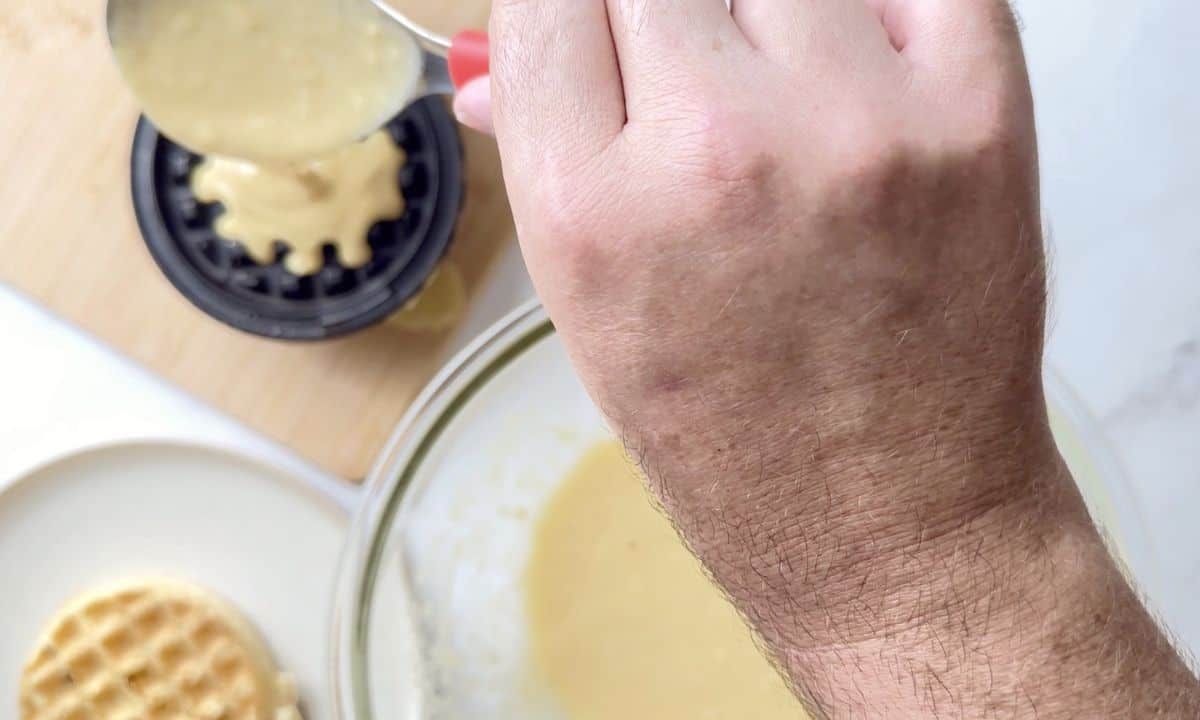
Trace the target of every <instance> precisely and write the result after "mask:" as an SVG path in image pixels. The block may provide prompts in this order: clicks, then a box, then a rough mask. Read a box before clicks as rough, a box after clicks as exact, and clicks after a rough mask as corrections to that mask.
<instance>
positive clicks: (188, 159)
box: [132, 98, 463, 340]
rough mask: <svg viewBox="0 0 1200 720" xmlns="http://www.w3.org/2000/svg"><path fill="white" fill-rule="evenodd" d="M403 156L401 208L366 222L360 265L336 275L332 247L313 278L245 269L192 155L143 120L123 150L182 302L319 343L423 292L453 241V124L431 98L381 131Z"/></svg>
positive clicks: (234, 322) (459, 190)
mask: <svg viewBox="0 0 1200 720" xmlns="http://www.w3.org/2000/svg"><path fill="white" fill-rule="evenodd" d="M387 130H388V131H389V132H390V133H391V135H392V138H393V139H394V140H395V141H396V143H397V144H398V145H400V146H401V147H403V148H404V150H405V152H406V153H407V155H408V160H407V163H406V164H405V166H404V168H403V169H402V170H401V171H400V177H398V178H397V179H396V181H397V182H398V183H400V187H401V190H402V191H403V193H404V199H405V205H406V207H405V211H404V215H403V216H402V217H400V218H399V219H398V220H395V221H391V222H381V223H377V224H376V225H375V226H374V227H372V228H371V230H370V232H369V233H368V236H367V239H368V242H369V243H370V246H371V260H370V262H369V263H367V265H365V266H363V267H361V268H347V267H343V266H342V265H341V264H340V263H339V262H338V260H337V254H336V252H335V251H334V249H333V248H332V247H327V248H325V263H324V266H323V267H322V268H321V269H320V270H319V271H317V272H316V273H314V274H312V275H306V276H303V277H300V276H296V275H293V274H292V273H290V272H288V271H287V270H286V269H284V266H283V259H284V257H285V255H286V253H287V246H286V245H285V244H283V243H278V244H277V245H276V256H275V260H274V262H272V263H271V264H268V265H264V264H259V263H257V262H255V261H254V259H253V258H251V257H250V256H249V255H248V254H247V253H246V251H245V249H244V248H243V247H242V246H241V245H238V244H237V243H233V242H230V241H228V240H225V239H224V238H221V237H220V236H218V235H217V234H216V231H215V230H214V228H213V222H214V220H215V219H216V218H217V216H218V215H220V213H221V212H222V208H221V206H220V205H219V204H205V203H201V202H199V201H197V200H196V197H195V195H193V194H192V190H191V173H192V170H193V169H194V168H195V167H196V165H198V164H199V163H200V162H201V160H202V158H201V157H200V156H199V155H196V154H195V153H193V152H191V151H189V150H187V149H186V148H184V147H182V146H180V145H177V144H175V143H173V142H172V141H171V140H169V139H167V138H166V137H165V136H164V135H161V134H160V133H159V132H158V130H157V129H156V128H155V127H154V126H153V125H152V124H151V123H150V122H149V121H148V120H147V119H145V118H142V119H141V120H139V121H138V127H137V132H136V134H135V136H134V142H133V172H132V176H133V205H134V210H135V212H136V214H137V220H138V225H139V226H140V228H141V231H142V235H143V237H144V238H145V240H146V246H147V247H148V248H149V249H150V253H151V255H153V256H154V260H155V262H157V263H158V266H159V267H160V268H162V271H163V273H165V274H166V276H167V278H168V279H169V280H170V281H171V283H172V284H173V285H175V287H176V288H178V290H179V291H180V292H181V293H183V295H184V296H185V297H187V298H188V300H190V301H191V302H192V303H193V304H195V305H196V306H197V307H199V308H200V309H201V310H203V311H204V312H206V313H208V314H209V315H211V316H212V317H214V318H216V319H217V320H220V321H221V322H224V323H226V324H228V325H231V326H233V327H235V328H238V329H239V330H244V331H246V332H248V333H253V334H255V335H261V336H264V337H269V338H277V339H283V340H325V339H329V338H334V337H338V336H341V335H345V334H347V333H351V332H354V331H356V330H361V329H363V328H366V327H368V326H370V325H373V324H375V323H377V322H380V321H381V320H383V319H384V318H386V317H387V316H388V315H390V314H392V313H393V312H395V311H396V310H398V309H399V308H400V307H401V306H402V305H404V303H405V302H406V301H408V300H410V299H411V298H412V297H413V296H415V295H416V294H417V293H418V292H420V290H421V288H422V287H423V286H424V284H425V281H426V280H427V279H428V278H429V276H430V274H432V272H433V270H434V269H435V268H436V267H437V264H438V262H439V261H440V260H441V259H442V257H443V255H445V253H446V250H447V249H448V248H449V246H450V241H451V239H452V238H453V237H454V228H455V224H456V223H457V221H458V214H459V211H460V210H461V208H462V201H463V154H462V145H461V142H460V139H459V136H458V127H457V125H456V123H455V122H454V119H453V118H452V117H451V116H450V113H449V112H448V111H447V109H446V105H445V102H444V101H443V100H442V99H440V98H425V99H423V100H419V101H417V102H415V103H413V104H412V105H410V106H409V107H408V108H407V109H405V110H404V112H402V113H401V114H400V115H399V116H397V117H396V118H395V119H394V120H392V121H391V122H390V123H389V124H388V125H387Z"/></svg>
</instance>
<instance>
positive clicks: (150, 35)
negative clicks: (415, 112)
mask: <svg viewBox="0 0 1200 720" xmlns="http://www.w3.org/2000/svg"><path fill="white" fill-rule="evenodd" d="M109 33H110V36H111V40H112V45H113V51H114V53H115V55H116V59H117V64H118V65H119V66H120V67H121V71H122V73H123V75H124V76H125V79H126V81H127V82H128V83H129V84H130V86H131V87H132V88H133V91H134V93H135V94H136V95H137V96H138V99H139V100H140V101H141V103H142V106H143V107H144V108H145V110H146V114H147V115H149V116H150V118H151V119H152V120H153V121H154V123H155V125H157V126H158V127H159V128H160V129H161V130H163V131H164V132H165V133H166V134H167V135H168V136H170V137H171V138H173V139H174V140H176V141H178V142H179V143H181V144H183V145H186V146H187V147H189V148H190V149H192V150H195V151H197V152H201V153H204V154H208V155H222V156H227V157H235V158H241V159H244V160H253V161H256V162H274V163H279V162H292V161H304V160H311V159H312V158H318V157H322V156H325V155H328V154H329V153H332V152H334V151H336V150H338V149H340V148H342V147H344V146H346V145H348V144H350V143H351V142H353V141H354V140H356V139H359V138H362V137H365V136H366V135H368V134H370V133H371V132H372V131H374V130H376V129H377V128H379V127H380V126H381V125H382V124H383V123H384V122H386V121H387V120H388V119H389V118H390V117H391V116H392V115H393V114H395V113H396V112H397V111H399V109H400V108H401V107H403V106H404V104H405V103H406V102H407V101H408V100H409V99H411V96H412V93H413V92H414V90H415V88H416V86H417V83H418V80H419V75H420V69H421V56H420V50H419V49H418V47H417V45H416V43H415V42H414V41H413V39H412V38H411V36H410V35H409V34H408V33H407V31H405V30H404V29H403V28H401V27H400V26H399V25H397V24H396V23H395V22H393V21H391V20H390V19H388V18H387V17H386V16H384V15H383V13H381V12H380V11H379V10H378V9H377V8H376V7H375V6H374V5H372V4H371V3H370V2H369V1H368V0H110V3H109Z"/></svg>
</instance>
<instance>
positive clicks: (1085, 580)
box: [459, 0, 1200, 719]
mask: <svg viewBox="0 0 1200 720" xmlns="http://www.w3.org/2000/svg"><path fill="white" fill-rule="evenodd" d="M567 28H570V32H567ZM492 32H493V36H492V43H493V59H492V60H493V63H492V69H493V76H492V78H491V99H492V103H493V104H492V106H491V110H492V112H491V119H493V120H494V122H495V130H496V134H497V139H498V141H499V144H500V149H501V154H502V157H503V161H504V169H505V177H506V181H507V184H508V187H509V192H510V197H511V199H512V204H513V209H514V214H515V217H516V220H517V224H518V227H519V234H520V237H521V243H522V249H523V252H524V254H525V257H526V260H527V262H528V265H529V268H530V271H531V274H532V276H533V278H534V282H535V285H536V286H537V289H538V292H539V295H540V296H541V297H542V299H543V301H544V302H545V304H546V307H547V309H548V310H549V312H550V315H551V317H552V318H553V320H554V322H555V325H556V327H557V328H558V330H559V332H560V334H561V336H562V337H563V340H564V342H565V343H566V344H567V347H568V350H569V352H570V354H571V357H572V360H573V362H574V364H575V367H576V369H577V370H578V372H579V374H580V377H581V378H582V379H583V381H584V383H585V384H586V386H587V388H588V390H589V392H590V393H591V394H592V396H593V397H594V398H595V400H596V402H597V403H598V405H599V406H600V407H601V408H602V409H603V411H604V412H605V413H606V414H607V416H608V417H609V419H610V420H611V422H612V425H613V427H614V428H616V429H617V430H618V431H619V432H620V433H621V434H622V436H623V439H624V440H625V443H626V446H627V447H628V448H629V450H630V451H631V453H632V454H633V455H634V456H635V457H636V458H637V459H638V461H639V463H640V464H641V466H642V469H643V470H644V471H645V474H646V476H647V479H648V482H649V485H650V487H651V489H652V490H653V491H654V492H655V493H656V494H657V495H658V496H659V497H660V498H661V500H662V502H663V504H664V506H665V507H666V509H667V510H668V511H669V513H670V514H671V516H672V518H673V519H674V521H675V523H676V524H677V525H678V527H679V529H680V531H681V533H682V534H683V536H684V537H685V538H686V540H687V541H688V543H689V544H690V546H691V547H692V549H693V550H694V551H695V552H696V553H697V555H698V556H699V557H700V559H701V560H702V561H703V562H704V563H705V564H706V565H707V567H708V568H709V570H710V571H711V572H712V574H713V576H714V577H715V579H716V580H717V581H718V582H719V583H720V584H721V585H722V586H723V587H724V589H725V590H726V591H727V592H728V593H729V595H730V596H731V598H732V599H733V600H734V602H735V604H736V605H737V606H738V608H739V609H740V610H741V611H742V613H743V614H744V615H745V617H746V618H748V619H749V621H750V622H751V623H752V624H753V625H754V627H755V628H756V629H757V630H758V631H759V633H760V634H761V636H762V637H763V638H764V639H765V641H766V643H767V645H768V646H769V648H770V649H771V650H772V651H773V653H774V654H775V656H776V658H777V659H778V661H779V662H780V664H781V665H782V667H783V668H784V669H785V670H786V672H787V674H788V676H789V678H790V679H791V681H792V683H793V686H794V688H795V690H796V692H797V693H798V694H799V695H801V697H802V698H804V699H805V701H806V702H807V703H808V705H809V706H810V708H811V709H812V710H813V713H814V716H816V717H821V718H872V719H876V718H883V719H890V718H898V719H899V718H903V719H911V718H1043V719H1046V718H1051V719H1052V718H1129V717H1155V718H1195V717H1198V716H1200V689H1198V686H1197V682H1196V680H1195V678H1194V677H1193V675H1192V674H1191V672H1190V671H1189V669H1188V667H1187V665H1186V664H1185V663H1184V662H1183V661H1182V660H1181V659H1180V658H1179V657H1178V656H1177V655H1176V654H1175V653H1174V652H1173V651H1172V649H1171V647H1170V645H1169V643H1168V642H1167V640H1166V639H1165V637H1164V636H1163V634H1162V633H1161V632H1160V631H1159V630H1158V629H1157V628H1156V626H1155V623H1154V622H1153V620H1152V618H1151V617H1150V616H1149V614H1148V613H1147V612H1146V611H1145V610H1144V609H1143V608H1142V606H1141V605H1140V603H1139V602H1138V599H1137V597H1136V595H1135V593H1134V592H1133V590H1131V588H1130V587H1129V586H1128V584H1127V583H1126V582H1125V580H1124V579H1123V577H1122V575H1121V573H1120V572H1119V570H1118V569H1117V567H1116V566H1115V565H1114V563H1113V562H1112V561H1111V560H1110V559H1109V556H1108V554H1107V553H1106V551H1105V549H1104V546H1103V543H1102V542H1101V539H1100V538H1099V537H1098V535H1097V533H1096V532H1095V530H1094V529H1093V527H1092V525H1091V523H1090V521H1089V520H1088V517H1087V513H1086V510H1085V508H1084V505H1083V502H1082V500H1081V498H1080V497H1079V494H1078V492H1077V490H1076V489H1075V486H1074V484H1073V482H1072V481H1071V478H1070V477H1069V474H1068V473H1067V471H1066V470H1065V468H1064V465H1063V463H1062V461H1061V459H1060V458H1059V456H1058V452H1057V450H1056V448H1055V446H1054V443H1053V439H1052V437H1051V435H1050V430H1049V426H1048V422H1047V417H1046V408H1045V402H1044V397H1043V393H1042V386H1041V375H1040V368H1041V362H1042V351H1043V333H1044V326H1045V313H1046V267H1045V266H1046V260H1045V255H1044V251H1043V237H1042V231H1041V225H1040V217H1041V207H1040V199H1039V192H1038V167H1037V144H1036V138H1035V132H1034V122H1033V106H1032V98H1031V93H1030V87H1029V81H1028V76H1027V73H1026V69H1025V63H1024V58H1023V54H1022V50H1021V45H1020V39H1019V36H1018V34H1017V31H1016V23H1015V22H1014V19H1013V15H1012V13H1011V11H1010V10H1009V8H1008V6H1007V4H1006V3H1004V2H1001V1H1000V0H870V1H869V2H864V1H861V0H806V2H794V1H793V0H744V1H743V2H739V3H735V8H734V15H733V16H732V17H731V16H730V15H729V13H728V11H727V10H726V8H725V5H724V3H723V2H722V1H721V0H653V2H651V0H610V2H607V3H605V2H603V0H539V2H529V1H528V0H498V1H497V3H496V5H495V8H494V11H493V16H492ZM718 46H719V49H717V50H714V48H716V47H718ZM478 99H479V98H476V100H478ZM485 99H486V98H485ZM484 105H485V106H486V103H484ZM459 107H460V109H470V108H472V107H476V103H475V102H474V101H471V102H466V101H464V102H461V103H460V104H459ZM467 119H468V120H469V119H470V118H469V117H468V118H467ZM480 124H486V123H480Z"/></svg>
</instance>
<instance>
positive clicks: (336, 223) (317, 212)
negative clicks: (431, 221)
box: [192, 130, 405, 275]
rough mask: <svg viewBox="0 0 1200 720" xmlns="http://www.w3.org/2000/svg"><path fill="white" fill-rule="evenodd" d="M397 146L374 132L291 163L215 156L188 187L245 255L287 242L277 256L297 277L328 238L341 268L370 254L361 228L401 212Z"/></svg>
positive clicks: (263, 256) (261, 256)
mask: <svg viewBox="0 0 1200 720" xmlns="http://www.w3.org/2000/svg"><path fill="white" fill-rule="evenodd" d="M404 161H405V156H404V151H403V150H401V149H400V148H399V147H397V146H396V144H395V143H394V142H392V139H391V138H390V137H389V136H388V134H387V133H386V132H384V131H382V130H381V131H378V132H376V133H375V134H373V135H372V136H371V137H369V138H367V139H366V140H364V141H363V142H359V143H354V144H352V145H349V146H347V147H345V148H343V149H341V150H339V151H337V152H335V153H333V154H332V155H329V156H327V157H324V158H322V159H320V160H312V161H309V162H305V163H298V164H295V165H256V164H253V163H248V162H243V161H241V160H230V159H227V158H222V157H210V158H208V159H206V160H205V161H204V162H203V163H202V164H201V165H200V166H199V167H197V168H196V170H195V172H194V173H193V174H192V191H193V192H194V193H195V195H196V197H197V198H198V199H200V200H202V201H203V202H220V203H222V204H224V206H225V212H224V213H222V214H221V216H220V217H218V218H217V221H216V230H217V233H218V234H219V235H221V236H222V237H224V238H228V239H229V240H236V241H237V242H240V243H242V244H243V245H244V246H245V247H246V250H247V251H248V252H249V253H250V255H251V257H253V258H254V259H255V260H257V261H259V262H262V263H267V262H271V261H272V260H273V259H274V250H273V249H272V245H273V243H274V242H275V241H276V240H280V241H283V242H285V243H286V244H287V245H288V246H290V247H291V252H290V253H288V255H287V258H286V260H285V261H284V263H285V265H286V267H287V269H288V270H289V271H290V272H292V273H294V274H296V275H308V274H310V273H313V272H315V271H317V270H319V269H320V268H321V265H322V261H323V259H322V255H321V246H322V245H325V244H330V243H332V244H333V245H334V246H335V247H336V248H337V251H338V258H339V259H340V260H341V262H342V264H343V265H346V266H347V267H358V266H360V265H363V264H365V263H366V262H367V261H368V260H370V259H371V248H370V246H369V245H368V244H367V231H368V230H369V229H370V228H371V226H372V225H373V224H375V223H376V222H378V221H380V220H393V219H395V218H398V217H400V215H401V214H402V213H403V212H404V196H403V194H402V193H401V192H400V187H399V184H398V182H399V181H398V179H397V176H398V173H399V172H400V168H402V167H403V166H404Z"/></svg>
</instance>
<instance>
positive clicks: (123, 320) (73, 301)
mask: <svg viewBox="0 0 1200 720" xmlns="http://www.w3.org/2000/svg"><path fill="white" fill-rule="evenodd" d="M136 117H137V109H136V107H135V105H134V101H133V99H132V97H131V96H130V94H129V93H128V92H127V91H126V89H125V87H124V86H123V84H122V82H121V80H120V78H119V76H118V74H117V71H116V69H115V67H114V65H113V63H112V61H111V59H110V57H109V49H108V43H107V39H106V34H105V30H104V1H103V0H0V282H4V283H6V284H9V285H11V286H13V287H16V288H18V289H20V290H22V291H24V292H25V293H27V294H29V295H31V296H32V297H34V298H35V299H37V300H39V301H41V302H42V303H44V304H45V305H47V306H48V307H50V308H51V309H53V310H54V311H56V312H57V313H59V314H60V315H62V316H63V317H65V318H67V319H68V320H70V321H71V322H73V323H75V324H76V325H78V326H79V327H81V328H83V329H84V330H86V331H87V332H89V333H91V334H93V335H95V336H98V337H99V338H101V339H102V340H104V341H106V342H108V343H110V344H111V345H113V346H115V347H116V348H118V349H120V350H121V351H123V352H124V353H126V354H127V355H129V356H130V357H131V358H133V359H134V360H136V361H138V362H140V363H142V364H144V365H145V366H146V367H148V368H150V369H151V370H153V371H155V372H157V373H159V374H160V375H162V376H164V377H166V378H168V379H170V380H172V381H174V382H175V383H177V384H179V385H180V386H182V387H183V388H185V389H187V390H188V391H190V392H192V393H194V394H196V395H198V396H199V397H201V398H203V399H204V400H206V401H208V402H210V403H212V404H213V405H215V406H217V407H219V408H221V409H223V410H225V411H227V412H229V413H230V414H232V415H234V416H236V417H237V418H239V419H241V420H242V421H244V422H246V423H247V424H249V425H250V426H252V427H254V428H256V429H258V430H260V431H262V432H264V433H266V434H267V435H269V436H271V437H273V438H275V439H277V440H279V441H280V442H282V443H284V444H286V445H288V446H290V447H292V448H294V449H295V450H297V451H298V452H299V453H301V454H302V455H304V456H306V457H308V458H310V459H312V460H313V461H315V462H316V463H317V464H319V465H320V466H322V467H324V468H326V469H328V470H330V471H332V472H334V473H336V474H338V475H340V476H342V477H345V478H353V479H359V478H362V477H364V476H365V474H366V473H367V471H368V469H369V468H370V466H371V463H372V461H373V460H374V458H375V456H376V455H378V454H379V452H380V450H381V449H382V446H383V444H384V442H385V440H386V438H387V437H388V435H389V434H390V433H391V431H392V430H393V428H394V427H395V426H396V423H397V422H398V421H399V419H400V417H401V416H402V414H403V413H404V411H405V409H406V408H407V407H408V406H409V404H410V403H411V402H412V400H413V398H414V397H415V396H416V394H417V393H418V392H419V391H420V390H421V388H422V387H423V386H424V385H425V384H426V383H427V382H428V380H429V379H430V378H431V377H432V375H433V374H434V373H435V372H436V370H437V367H438V364H439V362H440V360H441V355H442V352H443V349H444V346H445V344H446V342H447V340H448V338H449V336H450V335H451V332H446V333H442V334H438V335H422V334H414V333H410V332H405V331H401V330H399V329H396V328H392V327H388V326H386V325H384V326H381V327H377V328H374V329H372V330H368V331H366V332H363V333H361V334H358V335H355V336H352V337H350V338H347V339H343V340H336V341H332V342H327V343H321V344H304V345H297V344H287V343H281V342H277V341H270V340H264V339H260V338H256V337H251V336H248V335H245V334H242V333H240V332H238V331H236V330H232V329H230V328H227V327H225V326H224V325H222V324H220V323H218V322H217V321H215V320H212V319H210V318H209V317H208V316H207V315H204V314H203V313H201V312H200V311H198V310H196V309H195V308H193V307H192V306H191V305H190V304H189V303H188V302H187V301H186V300H184V298H183V297H182V296H181V295H180V294H179V293H178V292H177V291H176V290H175V289H174V288H173V287H172V286H171V285H170V283H168V282H167V280H166V279H165V278H164V277H163V275H162V274H161V272H160V271H159V270H158V267H157V266H156V265H155V264H154V262H153V261H152V260H151V258H150V255H149V254H148V252H147V251H146V249H145V246H144V244H143V242H142V238H141V235H140V234H139V233H138V230H137V225H136V223H135V221H134V217H133V210H132V206H131V200H130V190H129V153H130V142H131V138H132V135H133V128H134V121H135V119H136ZM464 145H465V150H466V153H467V162H468V168H469V169H470V177H469V179H468V187H467V204H466V207H465V208H464V214H463V217H462V219H461V220H460V223H459V231H458V235H457V237H456V239H455V244H454V247H453V249H452V251H451V258H452V259H453V260H454V261H455V263H456V264H457V265H458V267H459V268H460V269H461V270H462V272H463V276H464V279H465V280H466V283H467V287H468V292H469V294H472V295H473V294H474V292H475V291H476V290H477V288H479V286H480V284H481V282H482V280H483V277H484V274H485V272H486V271H487V268H488V266H489V265H490V264H491V261H492V260H493V259H494V258H495V257H496V256H497V255H498V253H499V251H500V250H501V249H502V248H503V246H504V245H505V244H507V243H509V242H512V241H513V238H514V236H515V232H514V230H513V225H512V218H511V215H510V213H509V210H508V205H507V199H506V197H505V193H504V189H503V185H502V182H501V178H500V171H499V160H498V157H497V153H496V150H495V147H494V145H493V143H492V142H491V140H490V139H487V138H484V137H482V136H479V135H474V134H471V133H468V132H467V131H464ZM2 347H3V341H2V340H0V348H2Z"/></svg>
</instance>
